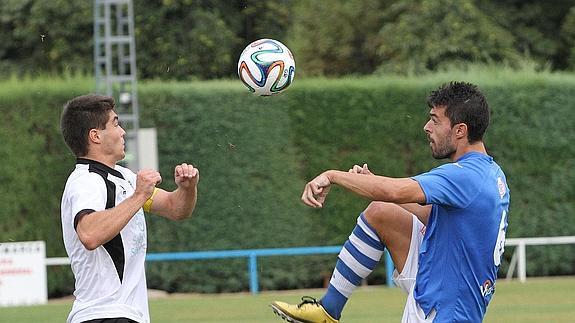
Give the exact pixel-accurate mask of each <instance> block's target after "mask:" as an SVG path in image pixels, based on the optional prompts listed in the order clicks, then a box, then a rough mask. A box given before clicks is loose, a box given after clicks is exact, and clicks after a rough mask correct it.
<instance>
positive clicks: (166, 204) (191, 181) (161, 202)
mask: <svg viewBox="0 0 575 323" xmlns="http://www.w3.org/2000/svg"><path fill="white" fill-rule="evenodd" d="M174 179H175V182H176V185H177V186H178V188H177V189H176V190H174V191H172V192H167V191H165V190H162V189H158V190H157V191H156V194H155V195H154V196H153V199H152V202H151V205H150V212H151V213H153V214H157V215H159V216H162V217H165V218H167V219H170V220H183V219H185V218H188V217H190V216H191V215H192V212H193V211H194V208H195V207H196V200H197V193H198V181H199V179H200V171H199V170H198V169H197V168H194V166H192V165H189V164H186V163H183V164H180V165H178V166H176V167H175V168H174Z"/></svg>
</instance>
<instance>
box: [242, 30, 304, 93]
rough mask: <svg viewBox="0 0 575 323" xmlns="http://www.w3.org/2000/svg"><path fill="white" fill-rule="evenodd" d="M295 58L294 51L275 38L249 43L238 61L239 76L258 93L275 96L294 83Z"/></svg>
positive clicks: (250, 88)
mask: <svg viewBox="0 0 575 323" xmlns="http://www.w3.org/2000/svg"><path fill="white" fill-rule="evenodd" d="M294 75H295V61H294V59H293V55H292V54H291V52H290V50H289V49H288V48H287V47H286V46H285V45H284V44H282V43H280V42H279V41H277V40H273V39H260V40H256V41H254V42H253V43H251V44H249V45H248V46H247V47H246V48H245V49H244V51H243V52H242V54H241V55H240V59H239V61H238V76H239V77H240V80H241V81H242V82H243V83H244V84H245V85H246V86H247V88H248V89H249V90H250V91H251V92H252V93H254V94H257V95H274V94H278V93H280V92H282V91H284V90H285V89H286V88H288V87H289V86H290V84H291V83H292V82H293V78H294Z"/></svg>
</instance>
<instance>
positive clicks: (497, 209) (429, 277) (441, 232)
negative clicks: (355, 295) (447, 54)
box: [272, 82, 509, 323]
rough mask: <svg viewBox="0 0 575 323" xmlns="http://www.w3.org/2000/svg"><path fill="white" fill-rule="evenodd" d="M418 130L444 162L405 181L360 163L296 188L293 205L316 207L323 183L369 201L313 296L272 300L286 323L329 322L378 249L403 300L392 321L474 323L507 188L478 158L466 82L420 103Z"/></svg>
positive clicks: (498, 246)
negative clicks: (424, 108)
mask: <svg viewBox="0 0 575 323" xmlns="http://www.w3.org/2000/svg"><path fill="white" fill-rule="evenodd" d="M427 103H428V106H429V107H430V112H429V117H430V118H429V121H428V122H427V123H426V124H425V126H424V127H423V129H424V131H425V133H426V134H427V138H428V140H429V146H430V148H431V152H432V155H433V157H434V158H436V159H443V158H448V159H450V160H451V162H450V163H446V164H444V165H441V166H439V167H436V168H434V169H432V170H430V171H429V172H426V173H423V174H420V175H417V176H413V177H411V178H390V177H384V176H376V175H374V174H372V173H371V172H370V171H369V169H368V168H367V165H366V164H365V165H364V166H363V167H361V166H359V165H355V166H353V168H352V169H350V170H349V171H348V172H341V171H336V170H328V171H326V172H324V173H322V174H320V175H319V176H317V177H316V178H314V179H313V180H311V181H310V182H309V183H307V185H306V186H305V189H304V192H303V195H302V200H303V202H304V203H305V204H306V205H308V206H311V207H322V206H323V203H324V201H325V199H326V197H327V194H328V193H329V189H330V186H331V184H337V185H340V186H342V187H344V188H346V189H348V190H350V191H352V192H354V193H356V194H358V195H361V196H363V197H366V198H368V199H370V200H371V201H374V202H372V203H371V204H370V205H369V206H368V207H367V209H365V210H364V211H363V212H362V213H361V215H360V217H359V218H358V220H357V225H356V227H355V228H354V229H353V231H352V233H351V235H350V236H349V240H348V241H346V242H345V244H344V247H343V249H342V250H341V252H340V254H339V256H338V261H337V263H336V266H335V269H334V272H333V276H332V278H331V281H330V285H329V287H328V289H327V291H326V293H325V295H324V296H323V297H322V299H321V300H319V301H316V300H315V299H312V298H309V297H308V298H305V297H304V298H303V302H302V303H300V304H299V305H291V304H287V303H284V302H274V303H272V308H273V310H274V312H275V313H276V314H278V315H280V316H282V317H283V318H285V319H287V320H288V321H290V322H306V323H335V322H338V320H339V319H340V317H341V313H342V311H343V308H344V306H345V304H346V302H347V300H348V298H349V297H350V296H351V294H352V292H353V290H354V289H355V288H356V287H357V286H359V284H360V283H361V281H362V279H364V278H366V277H367V276H368V275H369V274H370V273H371V272H372V271H373V269H374V268H375V266H376V265H377V263H378V261H379V260H380V258H381V255H382V253H383V250H384V248H387V249H388V250H389V252H390V254H391V257H392V259H393V262H394V264H395V267H396V271H395V272H394V281H395V283H396V284H397V285H398V286H399V287H400V288H401V289H402V290H404V291H405V292H406V293H407V294H408V297H407V302H406V305H405V309H404V313H403V318H402V322H404V323H420V322H422V323H427V322H481V321H482V320H483V317H484V315H485V311H486V310H487V305H488V304H489V301H490V300H491V298H492V296H493V293H494V291H495V280H496V278H497V269H498V268H499V265H500V260H501V255H502V253H503V246H504V242H505V232H506V229H507V212H508V208H509V189H508V187H507V181H506V178H505V175H504V173H503V171H502V170H501V168H500V167H499V165H497V163H496V162H495V161H494V160H493V158H492V157H491V156H489V155H488V154H487V151H486V149H485V146H484V143H483V135H484V133H485V131H486V129H487V126H488V125H489V115H490V113H489V107H488V105H487V101H486V100H485V97H484V96H483V94H481V92H480V91H479V90H478V89H477V87H476V86H474V85H472V84H469V83H464V82H451V83H449V84H445V85H443V86H442V87H441V88H439V89H438V90H436V91H433V92H432V93H431V95H430V96H429V97H428V98H427ZM383 302H385V300H383Z"/></svg>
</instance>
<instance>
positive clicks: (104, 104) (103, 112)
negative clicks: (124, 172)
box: [60, 94, 115, 157]
mask: <svg viewBox="0 0 575 323" xmlns="http://www.w3.org/2000/svg"><path fill="white" fill-rule="evenodd" d="M114 106H115V104H114V98H111V97H109V96H104V95H99V94H87V95H82V96H79V97H76V98H73V99H72V100H70V101H68V102H67V103H66V104H65V105H64V110H63V111H62V116H61V118H60V130H61V131H62V136H63V137H64V141H65V142H66V144H67V145H68V147H70V150H72V152H73V153H74V155H76V157H82V156H86V155H87V154H88V133H89V132H90V130H91V129H105V128H106V123H107V122H108V115H109V111H110V110H112V109H114Z"/></svg>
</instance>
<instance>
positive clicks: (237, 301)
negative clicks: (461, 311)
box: [0, 277, 575, 323]
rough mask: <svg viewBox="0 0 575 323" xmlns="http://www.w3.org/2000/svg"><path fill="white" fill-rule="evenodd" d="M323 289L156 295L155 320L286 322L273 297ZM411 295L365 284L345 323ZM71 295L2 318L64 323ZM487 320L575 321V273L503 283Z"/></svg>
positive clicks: (397, 306) (390, 310) (370, 320)
mask: <svg viewBox="0 0 575 323" xmlns="http://www.w3.org/2000/svg"><path fill="white" fill-rule="evenodd" d="M322 292H323V291H322V290H299V291H284V292H262V293H260V294H259V295H257V296H252V295H250V294H217V295H195V294H193V295H187V294H178V295H170V296H168V297H162V298H152V299H150V312H151V316H152V322H159V323H175V322H198V323H215V322H234V323H247V322H250V323H256V322H258V323H263V322H271V323H273V322H285V321H282V320H281V319H279V318H277V317H276V316H275V315H274V314H273V313H272V311H271V310H270V308H269V306H268V304H269V303H270V302H271V301H273V300H276V299H277V300H283V301H288V302H297V301H298V300H299V298H300V297H301V296H302V295H309V296H314V297H318V298H319V297H320V296H321V295H322ZM404 301H405V295H404V294H403V293H402V292H401V291H399V290H398V289H397V288H386V287H379V286H378V287H362V288H360V289H358V290H357V291H356V292H355V293H354V295H353V296H352V298H351V300H350V301H349V303H348V306H347V307H346V309H345V311H344V313H343V317H342V320H341V322H342V323H377V322H399V321H400V319H401V314H402V311H403V305H404ZM70 306H71V300H69V299H67V300H51V301H50V302H49V304H48V305H43V306H29V307H11V308H0V322H10V323H31V322H42V323H52V322H54V323H56V322H58V323H61V322H65V319H66V317H67V315H68V311H69V310H70ZM484 322H502V323H503V322H505V323H510V322H521V323H531V322H542V323H543V322H554V323H555V322H575V277H561V278H530V279H529V280H528V281H527V283H525V284H521V283H519V282H516V281H515V282H510V283H509V282H506V281H504V280H500V281H498V282H497V292H496V293H495V297H494V299H493V301H492V302H491V304H490V306H489V309H488V311H487V316H486V318H485V321H484Z"/></svg>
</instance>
